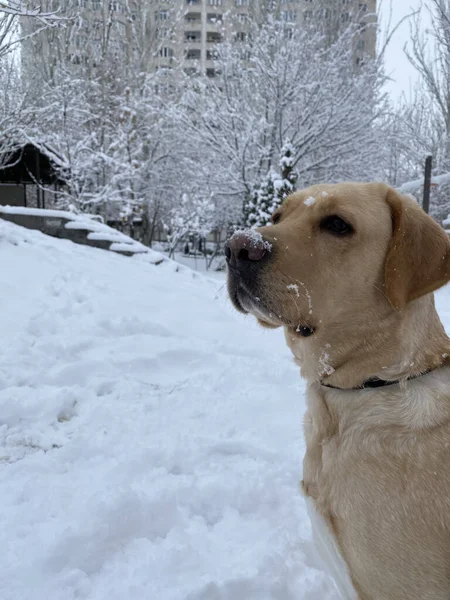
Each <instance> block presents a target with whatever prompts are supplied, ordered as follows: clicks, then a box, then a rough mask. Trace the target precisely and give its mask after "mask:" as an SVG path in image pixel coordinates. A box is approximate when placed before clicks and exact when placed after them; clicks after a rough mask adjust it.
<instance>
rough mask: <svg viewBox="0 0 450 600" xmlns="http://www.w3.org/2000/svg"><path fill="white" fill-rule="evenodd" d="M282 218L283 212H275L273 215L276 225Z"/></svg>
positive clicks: (273, 221)
mask: <svg viewBox="0 0 450 600" xmlns="http://www.w3.org/2000/svg"><path fill="white" fill-rule="evenodd" d="M280 219H281V213H275V214H273V215H272V223H273V224H274V225H276V224H277V223H279V222H280Z"/></svg>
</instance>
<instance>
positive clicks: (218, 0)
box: [208, 0, 222, 6]
mask: <svg viewBox="0 0 450 600" xmlns="http://www.w3.org/2000/svg"><path fill="white" fill-rule="evenodd" d="M208 4H209V5H210V6H222V0H208Z"/></svg>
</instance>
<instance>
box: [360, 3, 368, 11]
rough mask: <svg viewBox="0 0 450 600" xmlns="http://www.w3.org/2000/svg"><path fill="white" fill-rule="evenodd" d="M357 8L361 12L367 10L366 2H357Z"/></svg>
mask: <svg viewBox="0 0 450 600" xmlns="http://www.w3.org/2000/svg"><path fill="white" fill-rule="evenodd" d="M359 10H360V11H361V12H366V10H367V4H366V3H365V2H362V3H360V4H359Z"/></svg>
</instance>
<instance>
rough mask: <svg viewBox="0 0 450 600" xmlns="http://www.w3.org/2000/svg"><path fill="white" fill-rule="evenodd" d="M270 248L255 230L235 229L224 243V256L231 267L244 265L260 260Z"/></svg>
mask: <svg viewBox="0 0 450 600" xmlns="http://www.w3.org/2000/svg"><path fill="white" fill-rule="evenodd" d="M268 250H270V244H269V243H268V242H266V241H265V240H264V239H263V237H262V235H261V234H260V233H258V232H257V231H253V230H252V229H249V230H248V231H237V232H236V233H235V234H234V235H232V236H231V237H230V239H229V240H228V242H227V243H226V244H225V257H226V259H227V262H228V264H229V265H230V266H231V267H235V268H239V267H245V266H246V265H250V264H252V263H255V262H257V261H259V260H261V259H262V258H263V257H264V256H265V255H266V253H267V251H268Z"/></svg>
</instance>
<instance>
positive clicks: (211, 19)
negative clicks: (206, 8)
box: [207, 13, 223, 23]
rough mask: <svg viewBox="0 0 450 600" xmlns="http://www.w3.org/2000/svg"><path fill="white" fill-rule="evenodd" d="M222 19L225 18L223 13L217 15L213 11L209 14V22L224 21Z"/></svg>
mask: <svg viewBox="0 0 450 600" xmlns="http://www.w3.org/2000/svg"><path fill="white" fill-rule="evenodd" d="M222 19H223V16H222V15H216V14H213V13H210V14H208V16H207V20H208V23H222Z"/></svg>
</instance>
